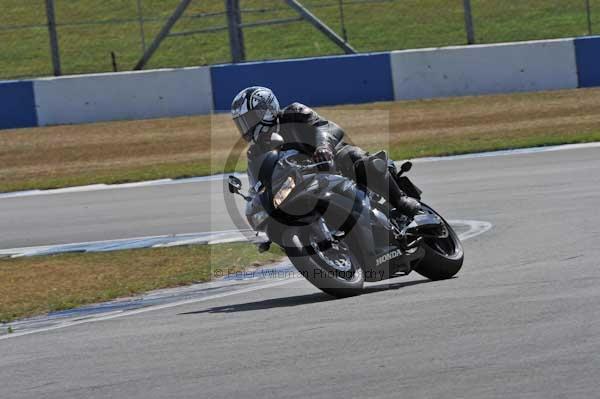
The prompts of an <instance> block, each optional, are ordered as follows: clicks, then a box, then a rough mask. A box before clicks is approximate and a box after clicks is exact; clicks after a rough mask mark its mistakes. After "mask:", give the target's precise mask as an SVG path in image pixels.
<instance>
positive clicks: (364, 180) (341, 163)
mask: <svg viewBox="0 0 600 399" xmlns="http://www.w3.org/2000/svg"><path fill="white" fill-rule="evenodd" d="M279 134H280V135H281V136H282V137H283V140H284V145H283V149H284V150H286V149H295V150H298V151H300V152H303V153H305V154H307V155H312V154H314V152H315V150H316V149H317V148H319V147H327V148H329V150H331V152H332V153H333V154H334V162H335V165H336V167H337V168H338V170H340V172H341V173H342V174H343V175H344V176H346V177H349V178H351V179H353V180H355V181H356V182H357V183H359V184H363V185H367V186H368V187H369V188H370V189H372V190H373V191H375V192H377V193H378V194H380V195H382V196H384V197H385V198H387V199H388V200H389V201H390V202H391V203H392V205H393V206H394V207H396V208H398V209H399V210H400V211H401V212H403V213H405V214H408V215H411V216H412V215H414V214H415V213H417V212H418V203H416V204H415V203H414V202H416V201H414V200H412V201H414V202H411V199H409V198H407V197H406V195H405V194H404V193H403V192H402V190H401V189H400V187H398V184H397V183H396V180H395V179H394V178H393V177H392V176H391V174H390V172H389V170H388V168H387V165H384V167H379V168H377V167H374V166H373V164H372V162H371V161H370V158H369V154H368V153H367V152H366V151H364V150H362V149H361V148H359V147H357V146H353V145H350V144H347V143H346V142H345V141H344V130H343V129H342V128H341V127H340V126H338V125H337V124H336V123H334V122H331V121H328V120H327V119H324V118H322V117H321V116H320V115H319V114H317V113H316V112H315V111H314V110H312V109H311V108H309V107H307V106H306V105H303V104H300V103H293V104H290V105H288V106H287V107H285V108H284V109H283V110H282V111H281V115H280V117H279ZM259 147H260V144H254V145H253V146H251V147H250V149H249V151H248V156H249V157H252V155H253V153H254V154H256V153H260V152H262V149H261V148H259Z"/></svg>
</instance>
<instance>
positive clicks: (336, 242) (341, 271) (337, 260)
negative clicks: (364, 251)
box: [284, 221, 365, 298]
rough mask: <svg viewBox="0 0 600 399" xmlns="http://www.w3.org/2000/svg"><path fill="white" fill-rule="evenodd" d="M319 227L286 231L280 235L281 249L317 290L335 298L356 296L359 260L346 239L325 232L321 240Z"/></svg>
mask: <svg viewBox="0 0 600 399" xmlns="http://www.w3.org/2000/svg"><path fill="white" fill-rule="evenodd" d="M322 226H324V227H325V228H327V227H326V225H325V224H324V222H323V221H321V224H313V225H311V226H305V227H302V228H296V229H288V230H287V231H286V232H285V233H284V234H285V237H284V242H285V247H284V250H285V252H286V254H287V255H288V257H289V258H290V260H291V261H292V263H293V264H294V266H295V267H296V269H297V270H298V271H299V272H300V274H302V276H303V277H304V278H306V279H307V280H308V281H309V282H311V283H312V284H313V285H314V286H315V287H317V288H319V289H320V290H321V291H323V292H325V293H327V294H329V295H333V296H335V297H338V298H343V297H349V296H355V295H360V294H361V293H362V288H363V285H364V280H365V279H364V273H363V270H362V267H361V266H360V262H359V257H358V256H357V255H356V254H355V253H354V251H353V249H352V248H359V247H357V246H356V245H352V240H351V239H350V238H348V237H343V236H341V237H338V236H337V235H335V234H331V232H327V233H328V234H327V235H328V236H329V237H328V239H324V237H323V231H322Z"/></svg>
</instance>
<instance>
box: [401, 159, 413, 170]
mask: <svg viewBox="0 0 600 399" xmlns="http://www.w3.org/2000/svg"><path fill="white" fill-rule="evenodd" d="M412 166H413V164H412V162H410V161H406V162H404V163H403V164H402V166H400V171H401V172H402V173H406V172H410V170H411V169H412Z"/></svg>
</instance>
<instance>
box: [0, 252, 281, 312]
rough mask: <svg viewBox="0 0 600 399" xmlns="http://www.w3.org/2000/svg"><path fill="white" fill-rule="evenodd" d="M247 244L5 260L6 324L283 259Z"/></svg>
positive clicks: (1, 282) (2, 308)
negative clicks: (259, 251)
mask: <svg viewBox="0 0 600 399" xmlns="http://www.w3.org/2000/svg"><path fill="white" fill-rule="evenodd" d="M282 257H283V253H282V252H281V251H280V250H279V249H278V248H275V246H274V247H273V249H272V250H271V252H268V253H264V254H259V253H258V251H257V250H256V248H255V247H254V246H253V245H249V244H247V243H236V244H222V245H210V246H209V245H201V246H184V247H173V248H155V249H139V250H128V251H117V252H107V253H88V254H65V255H56V256H43V257H31V258H18V259H0V322H10V321H12V320H15V319H18V318H23V317H26V316H32V315H36V314H42V313H46V312H51V311H58V310H64V309H70V308H74V307H77V306H81V305H85V304H90V303H97V302H102V301H108V300H111V299H115V298H119V297H126V296H130V295H134V294H139V293H142V292H146V291H150V290H154V289H159V288H167V287H176V286H181V285H187V284H192V283H197V282H206V281H209V280H211V279H212V278H213V276H219V275H226V274H228V273H234V272H237V271H240V270H244V269H246V268H248V267H256V266H260V265H264V264H268V263H272V262H275V261H278V260H280V259H282Z"/></svg>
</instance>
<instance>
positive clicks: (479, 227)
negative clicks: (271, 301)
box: [0, 220, 492, 340]
mask: <svg viewBox="0 0 600 399" xmlns="http://www.w3.org/2000/svg"><path fill="white" fill-rule="evenodd" d="M452 224H456V225H463V226H468V228H469V229H468V230H467V231H464V232H462V233H460V234H459V235H458V236H459V238H460V240H461V241H466V240H469V239H472V238H474V237H477V236H479V235H481V234H483V233H485V232H487V231H489V230H490V229H491V228H492V224H491V223H489V222H483V221H474V220H456V221H453V223H452ZM301 279H302V277H300V276H297V277H294V278H286V279H284V280H278V281H274V282H271V283H258V282H257V283H256V284H252V286H250V287H247V288H241V289H237V290H234V291H229V292H224V293H221V294H215V295H211V296H204V297H199V298H190V299H186V300H180V301H175V302H170V303H165V304H160V305H152V306H147V307H143V308H139V309H133V310H125V311H117V312H110V313H104V314H102V315H98V316H91V317H88V318H85V319H77V318H76V319H74V320H72V319H71V320H65V321H62V322H60V323H58V324H55V325H52V326H48V327H42V328H37V329H32V330H26V331H21V332H19V331H17V332H14V333H11V334H4V335H0V340H3V339H9V338H17V337H22V336H24V335H30V334H36V333H41V332H46V331H53V330H58V329H62V328H66V327H72V326H76V325H80V324H86V323H92V322H96V321H103V320H112V319H116V318H119V317H126V316H133V315H137V314H140V313H146V312H152V311H155V310H161V309H169V308H174V307H177V306H182V305H189V304H193V303H198V302H206V301H210V300H213V299H219V298H225V297H229V296H233V295H238V294H243V293H247V292H253V291H259V290H263V289H267V288H274V287H280V286H284V285H287V284H291V283H293V282H297V281H299V280H301Z"/></svg>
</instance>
